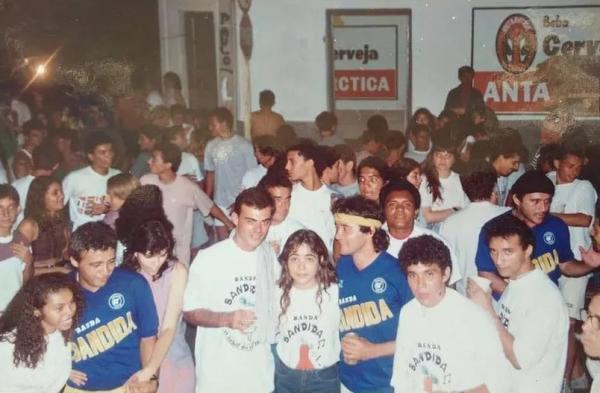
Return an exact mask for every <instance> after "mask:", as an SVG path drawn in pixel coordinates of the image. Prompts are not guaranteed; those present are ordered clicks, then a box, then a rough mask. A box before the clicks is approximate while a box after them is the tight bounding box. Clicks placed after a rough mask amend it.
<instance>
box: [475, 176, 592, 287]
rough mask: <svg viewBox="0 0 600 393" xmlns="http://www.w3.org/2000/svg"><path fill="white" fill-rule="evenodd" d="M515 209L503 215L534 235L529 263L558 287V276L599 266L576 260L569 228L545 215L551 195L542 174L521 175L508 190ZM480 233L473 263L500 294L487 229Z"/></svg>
mask: <svg viewBox="0 0 600 393" xmlns="http://www.w3.org/2000/svg"><path fill="white" fill-rule="evenodd" d="M511 193H512V194H513V195H512V199H513V203H514V205H515V207H514V208H513V209H512V210H511V211H508V212H506V213H504V214H512V215H514V216H515V217H517V218H518V219H520V220H521V221H523V222H524V223H525V224H526V225H527V226H528V227H529V228H531V230H532V231H533V234H534V236H535V247H534V249H533V254H532V255H531V262H532V263H533V264H534V265H535V266H536V267H537V268H538V269H541V270H542V271H543V272H544V273H546V274H547V275H548V277H549V278H550V279H551V280H552V281H553V282H554V283H555V284H557V285H558V279H559V277H560V276H561V274H565V275H567V276H572V277H579V276H582V275H585V274H587V273H589V272H591V271H592V270H593V269H595V268H596V267H598V266H600V264H598V265H592V262H591V261H586V262H585V263H581V262H579V261H576V260H575V259H574V257H573V252H572V251H571V245H570V237H569V228H568V226H567V224H565V223H564V221H562V220H561V219H560V218H558V217H555V216H553V215H551V214H548V212H549V210H550V203H551V201H552V196H553V195H554V185H553V184H552V181H551V180H550V179H548V178H547V177H546V175H544V174H543V173H542V172H538V171H531V172H527V173H525V174H524V175H522V176H521V177H520V178H519V179H518V180H517V181H516V182H515V185H514V186H513V187H512V189H511ZM488 224H489V222H488V223H487V224H486V225H485V226H484V227H483V229H482V230H481V232H480V234H479V244H478V246H477V254H476V257H475V258H476V264H477V270H478V271H479V275H480V276H482V277H485V278H487V279H489V280H491V281H492V289H493V291H494V293H495V294H497V295H500V294H502V292H503V291H504V289H505V287H506V282H505V281H504V280H503V279H501V278H500V276H499V275H498V270H497V269H496V267H495V266H494V262H493V261H492V257H491V256H490V249H489V247H488V244H487V242H486V240H485V236H486V227H487V226H488Z"/></svg>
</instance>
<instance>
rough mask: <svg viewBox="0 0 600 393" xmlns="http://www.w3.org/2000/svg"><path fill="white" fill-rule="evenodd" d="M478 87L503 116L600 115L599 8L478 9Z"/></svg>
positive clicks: (475, 47) (475, 36)
mask: <svg viewBox="0 0 600 393" xmlns="http://www.w3.org/2000/svg"><path fill="white" fill-rule="evenodd" d="M472 23H473V25H472V29H473V35H472V40H473V41H472V53H471V56H472V58H471V63H472V66H473V68H474V69H475V87H476V88H477V89H479V90H480V91H481V92H482V93H483V97H484V101H485V102H486V104H487V105H489V106H490V107H491V108H492V109H493V110H494V111H496V113H498V114H543V113H547V112H550V111H552V110H555V109H557V108H569V109H570V110H571V111H573V113H574V114H575V115H576V116H579V117H597V116H600V28H599V27H598V26H600V6H573V7H532V8H474V9H473V22H472Z"/></svg>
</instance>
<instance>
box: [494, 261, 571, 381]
mask: <svg viewBox="0 0 600 393" xmlns="http://www.w3.org/2000/svg"><path fill="white" fill-rule="evenodd" d="M496 312H497V313H498V316H499V317H500V320H501V321H502V323H503V324H504V326H506V328H507V329H508V331H509V332H510V334H512V336H513V337H514V343H513V351H514V353H515V356H516V358H517V361H518V363H519V365H520V366H521V369H520V370H517V369H514V368H513V369H512V377H511V380H512V382H513V387H512V391H513V392H515V393H532V392H549V393H550V392H552V393H554V392H556V393H558V392H560V391H561V385H562V380H563V374H564V370H565V362H566V357H567V337H568V332H569V316H568V313H567V306H566V305H565V302H564V300H563V298H562V296H561V294H560V291H559V290H558V288H557V286H556V285H555V284H554V283H553V282H552V281H551V280H550V279H549V278H548V276H547V275H546V274H545V273H544V272H542V271H541V270H539V269H533V270H532V271H530V272H527V273H525V274H524V275H523V276H521V277H519V278H518V279H516V280H511V281H510V282H509V283H508V286H507V287H506V289H505V290H504V293H503V294H502V297H501V298H500V300H499V301H498V303H497V304H496Z"/></svg>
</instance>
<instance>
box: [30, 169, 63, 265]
mask: <svg viewBox="0 0 600 393" xmlns="http://www.w3.org/2000/svg"><path fill="white" fill-rule="evenodd" d="M18 231H19V232H20V233H21V234H22V235H24V236H25V237H26V238H27V239H28V240H29V241H30V242H31V250H32V255H33V261H34V274H36V275H37V274H42V273H49V272H53V271H61V272H68V271H69V270H68V268H67V267H65V265H66V261H67V258H66V250H67V245H68V244H69V238H70V230H69V223H68V219H67V214H66V211H65V204H64V194H63V191H62V185H61V184H60V182H59V181H58V180H56V179H55V178H53V177H51V176H38V177H36V178H35V179H33V181H32V182H31V186H30V187H29V192H28V193H27V201H26V202H25V218H24V219H23V221H22V222H21V224H19V228H18Z"/></svg>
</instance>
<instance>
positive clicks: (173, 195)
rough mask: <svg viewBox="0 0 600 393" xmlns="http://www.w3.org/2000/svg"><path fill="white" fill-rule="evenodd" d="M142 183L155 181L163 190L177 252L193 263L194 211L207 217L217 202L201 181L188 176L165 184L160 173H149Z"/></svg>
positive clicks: (185, 262) (177, 254) (179, 177)
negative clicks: (211, 198)
mask: <svg viewBox="0 0 600 393" xmlns="http://www.w3.org/2000/svg"><path fill="white" fill-rule="evenodd" d="M140 183H142V184H154V185H156V186H158V188H160V190H161V191H162V194H163V207H164V209H165V214H166V215H167V218H168V219H169V221H171V224H173V237H174V238H175V255H176V256H177V258H178V259H179V261H180V262H182V263H184V264H185V265H186V266H187V265H189V263H190V247H191V244H192V228H193V212H194V210H196V209H197V210H200V212H201V213H202V215H204V216H207V215H208V214H209V213H210V210H211V209H212V207H213V205H214V203H213V201H211V200H210V198H209V197H208V196H207V195H206V194H205V193H204V191H202V190H201V189H200V187H198V185H197V184H195V183H194V182H192V181H191V180H190V179H188V178H186V177H184V176H177V177H176V178H175V180H174V181H173V182H171V183H169V184H165V183H163V182H161V181H160V179H159V178H158V175H154V174H152V173H149V174H147V175H144V176H142V178H141V179H140Z"/></svg>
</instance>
